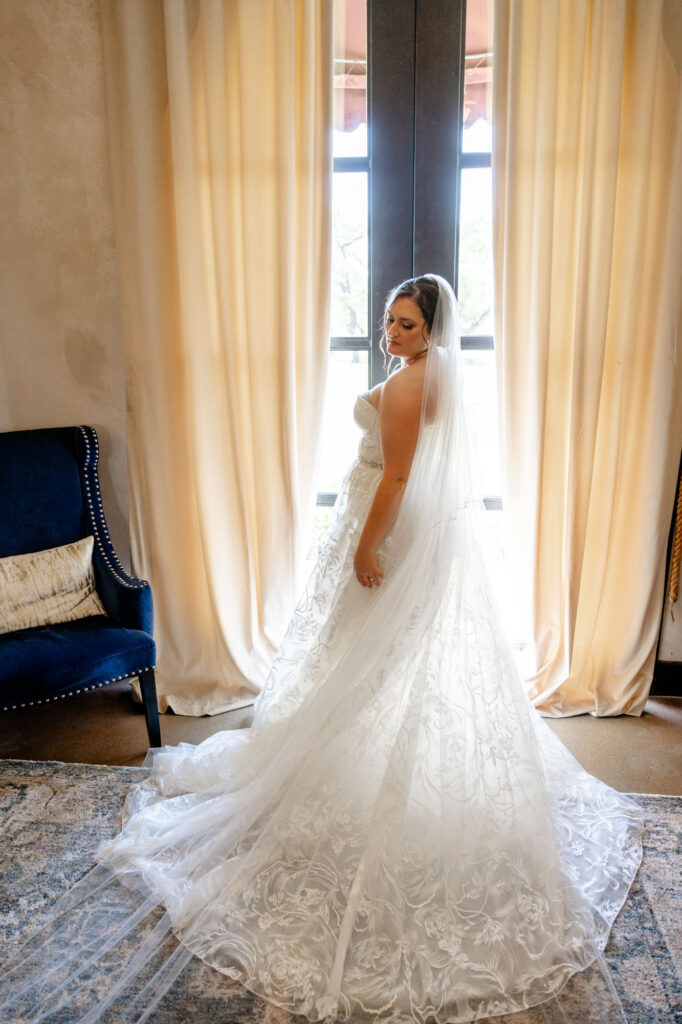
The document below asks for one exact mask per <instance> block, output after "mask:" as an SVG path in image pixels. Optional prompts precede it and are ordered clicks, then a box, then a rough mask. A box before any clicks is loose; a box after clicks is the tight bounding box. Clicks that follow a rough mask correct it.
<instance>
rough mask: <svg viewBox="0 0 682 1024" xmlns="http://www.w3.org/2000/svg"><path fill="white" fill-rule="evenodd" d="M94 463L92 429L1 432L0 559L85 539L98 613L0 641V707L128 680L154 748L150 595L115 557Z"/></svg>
mask: <svg viewBox="0 0 682 1024" xmlns="http://www.w3.org/2000/svg"><path fill="white" fill-rule="evenodd" d="M98 459H99V444H98V440H97V434H96V432H95V431H94V430H93V428H92V427H57V428H52V429H46V430H16V431H9V432H6V433H0V558H4V557H6V556H7V555H18V554H25V553H27V552H30V551H43V550H45V549H46V548H53V547H58V546H60V545H62V544H70V543H72V542H73V541H76V540H79V539H80V538H81V537H86V536H88V535H92V536H93V537H94V549H93V565H94V570H95V580H96V585H97V591H98V593H99V596H100V599H101V601H102V604H103V605H104V608H105V610H106V613H107V614H106V615H93V616H89V617H88V618H83V619H76V620H75V621H72V622H63V623H58V624H56V625H51V626H37V627H33V628H31V629H21V630H17V631H16V632H12V633H1V634H0V708H2V710H4V711H8V710H10V709H14V708H29V707H31V706H33V705H35V704H40V703H43V702H44V701H50V700H58V699H61V698H65V697H68V696H70V695H71V694H74V693H83V692H84V691H86V690H96V689H98V688H99V687H102V686H107V685H108V684H110V683H114V682H117V681H118V680H121V679H129V678H131V677H133V676H137V677H138V679H139V682H140V689H141V691H142V699H143V702H144V713H145V719H146V723H147V734H148V737H149V743H150V746H152V747H158V746H160V745H161V733H160V728H159V713H158V708H157V701H156V685H155V681H154V667H155V662H156V645H155V643H154V638H153V631H154V612H153V604H152V593H151V589H150V587H149V584H148V583H147V582H146V580H138V579H134V578H133V577H131V576H129V575H128V574H127V572H126V571H125V569H123V567H122V566H121V563H120V562H119V560H118V558H117V557H116V553H115V551H114V548H113V545H112V543H111V539H110V537H109V531H108V529H107V524H106V520H105V518H104V510H103V508H102V498H101V495H100V489H99V480H98V475H97V463H98Z"/></svg>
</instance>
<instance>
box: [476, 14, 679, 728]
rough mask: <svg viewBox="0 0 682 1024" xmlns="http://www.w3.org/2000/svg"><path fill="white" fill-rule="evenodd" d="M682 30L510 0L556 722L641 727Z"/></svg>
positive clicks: (672, 426) (523, 446)
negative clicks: (595, 719) (582, 717)
mask: <svg viewBox="0 0 682 1024" xmlns="http://www.w3.org/2000/svg"><path fill="white" fill-rule="evenodd" d="M680 28H681V25H680V18H679V11H678V10H677V9H676V6H675V5H674V4H672V3H663V2H662V0H571V2H570V3H569V2H564V0H518V2H517V0H497V3H496V6H495V39H494V54H495V57H494V60H495V72H494V115H493V116H494V144H493V192H494V213H493V221H494V226H493V232H494V240H493V247H494V262H495V306H496V345H497V353H498V354H497V372H498V393H499V403H500V422H501V433H502V452H503V465H504V475H505V484H504V504H505V518H506V526H507V532H508V537H509V542H510V543H509V551H510V560H511V567H512V570H513V577H514V579H515V581H516V582H517V583H518V585H519V596H520V599H521V602H522V605H523V607H524V608H525V611H526V623H527V630H526V632H527V636H528V637H529V638H530V662H531V664H530V674H529V678H528V684H527V685H528V691H529V696H530V698H531V700H532V701H533V703H534V704H535V706H536V707H538V708H539V709H540V710H541V712H542V713H543V714H545V715H552V716H563V715H573V714H580V713H582V712H589V713H591V714H593V715H616V714H622V713H627V714H631V715H639V714H641V712H642V709H643V707H644V704H645V701H646V699H647V695H648V692H649V688H650V684H651V679H652V674H653V667H654V660H655V651H656V643H657V637H658V631H659V623H660V619H661V608H662V604H663V587H664V571H665V556H666V541H667V537H668V528H669V523H670V516H671V510H672V506H673V498H674V490H675V479H676V472H677V466H678V462H679V456H680V445H681V444H682V407H681V403H680V383H681V359H680V351H679V328H680V243H681V240H682V219H681V183H682V120H681V117H682V103H681V94H680V52H681V49H680Z"/></svg>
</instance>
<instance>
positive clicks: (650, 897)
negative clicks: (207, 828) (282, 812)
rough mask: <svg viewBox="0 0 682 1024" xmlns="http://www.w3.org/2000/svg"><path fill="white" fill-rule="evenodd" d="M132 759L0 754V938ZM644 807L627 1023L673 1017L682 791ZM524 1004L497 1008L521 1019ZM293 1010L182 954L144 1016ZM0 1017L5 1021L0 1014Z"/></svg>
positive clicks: (110, 810) (612, 963) (116, 789)
mask: <svg viewBox="0 0 682 1024" xmlns="http://www.w3.org/2000/svg"><path fill="white" fill-rule="evenodd" d="M144 774H145V770H144V769H142V768H114V767H106V766H101V765H81V764H63V763H61V762H56V761H43V762H37V761H20V760H5V761H0V824H1V825H2V829H1V831H0V948H2V951H3V953H2V956H1V957H0V959H2V960H3V961H4V960H5V959H7V958H9V957H11V956H12V954H13V953H14V951H15V950H16V949H17V947H18V945H19V942H20V937H26V935H27V934H28V932H32V931H33V930H34V929H37V928H39V927H40V925H41V923H42V921H43V919H44V918H45V917H46V915H47V913H48V910H49V907H50V905H51V904H52V902H53V901H54V900H55V899H56V898H57V897H58V896H59V895H61V893H62V892H64V891H65V890H66V889H67V888H69V887H70V886H71V885H72V884H73V883H74V882H75V881H76V880H77V879H78V878H80V877H81V876H82V875H83V874H84V873H85V872H86V871H87V870H88V869H89V868H90V867H91V866H92V865H93V864H94V857H93V852H94V850H95V849H96V848H97V846H98V845H99V843H100V842H101V841H102V840H104V839H105V838H107V837H109V836H111V835H113V834H115V832H116V831H117V830H118V828H119V821H120V810H121V805H122V803H123V799H124V797H125V794H126V791H127V788H128V786H129V785H130V784H131V783H134V782H137V781H139V780H140V779H141V778H143V777H144ZM630 795H631V796H632V798H633V799H634V800H636V801H637V803H638V804H640V806H641V807H642V808H643V809H644V810H645V812H646V829H645V848H644V857H643V860H642V864H641V867H640V869H639V873H638V875H637V877H636V879H635V881H634V883H633V886H632V889H631V890H630V894H629V896H628V899H627V902H626V904H625V906H624V907H623V909H622V911H621V913H620V914H619V916H618V918H617V920H616V922H615V924H614V927H613V930H612V933H611V938H610V940H609V944H608V946H607V949H606V959H607V962H608V964H609V968H610V970H611V973H612V976H613V980H614V983H615V986H616V989H617V991H618V994H619V996H620V998H621V1000H622V1003H623V1007H624V1009H625V1011H626V1013H627V1015H628V1019H629V1021H630V1024H673V1022H680V1024H682V986H681V984H680V981H681V974H682V937H681V934H680V928H679V923H680V921H681V920H682V906H681V903H682V899H681V897H680V887H679V880H680V878H681V877H682V843H681V842H680V839H681V836H682V827H681V826H682V797H679V796H677V797H676V796H655V795H647V794H630ZM524 1016H525V1014H515V1015H514V1017H513V1018H511V1017H510V1018H506V1017H505V1018H497V1019H496V1022H497V1024H502V1021H503V1020H504V1021H510V1022H511V1021H512V1020H513V1024H524V1021H523V1017H524ZM302 1020H303V1018H301V1017H292V1016H291V1015H289V1014H287V1013H286V1012H284V1011H283V1010H280V1009H278V1008H277V1007H275V1006H272V1005H271V1004H269V1003H266V1002H265V1001H264V1000H262V999H260V998H259V997H257V996H255V995H253V994H252V993H251V992H249V991H248V990H247V989H245V988H243V987H242V986H241V985H239V984H238V983H237V982H234V981H231V980H230V979H228V978H226V977H224V976H223V975H221V974H219V973H218V972H217V971H214V970H212V969H211V968H209V967H206V966H205V965H204V964H202V963H201V962H200V961H198V960H194V961H192V963H191V964H190V965H189V967H187V968H186V970H185V971H184V972H183V973H182V974H181V975H180V977H179V979H178V980H177V982H176V984H175V987H174V989H173V991H172V994H171V993H169V994H168V995H167V996H166V997H165V999H164V1000H163V1001H162V1002H161V1003H160V1004H159V1007H158V1008H157V1010H156V1011H154V1013H153V1015H152V1017H151V1018H150V1022H154V1024H186V1022H187V1021H192V1022H193V1024H209V1022H210V1024H222V1022H229V1024H288V1022H293V1021H296V1022H297V1024H300V1022H301V1021H302ZM3 1024H10V1022H9V1021H7V1022H4V1021H3Z"/></svg>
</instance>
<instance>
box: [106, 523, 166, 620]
mask: <svg viewBox="0 0 682 1024" xmlns="http://www.w3.org/2000/svg"><path fill="white" fill-rule="evenodd" d="M108 549H109V550H107V546H106V545H105V546H104V551H102V550H101V548H100V545H99V543H98V538H97V535H95V548H94V551H93V555H92V563H93V566H94V569H95V581H96V583H97V593H98V594H99V596H100V598H101V599H102V604H103V605H104V607H105V609H106V612H107V615H109V616H110V617H111V618H112V619H113V620H114V622H116V623H117V624H118V625H119V626H126V627H127V628H128V629H141V630H143V631H144V632H145V633H148V634H149V636H153V635H154V604H153V601H152V590H151V587H150V586H149V584H148V583H147V581H146V580H138V579H135V577H133V576H129V575H128V573H127V572H125V570H124V569H121V568H120V566H119V564H118V560H116V561H114V559H115V558H116V555H115V552H114V549H113V547H112V546H111V543H109V545H108ZM111 555H113V559H112V557H111ZM114 566H115V568H114Z"/></svg>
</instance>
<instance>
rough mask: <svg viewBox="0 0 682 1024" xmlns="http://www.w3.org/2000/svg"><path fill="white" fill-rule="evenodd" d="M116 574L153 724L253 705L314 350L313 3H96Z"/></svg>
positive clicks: (283, 578)
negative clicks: (127, 522)
mask: <svg viewBox="0 0 682 1024" xmlns="http://www.w3.org/2000/svg"><path fill="white" fill-rule="evenodd" d="M101 29H102V45H103V50H104V55H105V66H106V78H107V83H106V84H107V108H108V120H109V125H110V142H111V166H112V181H113V189H114V203H115V208H116V217H117V222H116V231H117V239H116V243H117V254H118V262H119V270H120V290H121V304H122V330H123V336H124V346H125V357H126V366H127V394H128V430H129V434H128V450H129V465H130V491H131V530H132V547H133V564H134V566H135V569H136V571H137V572H139V573H140V574H141V575H143V576H145V577H146V578H148V579H149V580H150V581H151V583H152V587H153V592H154V602H155V614H156V638H157V642H158V645H159V663H158V664H159V669H158V687H159V692H160V697H161V700H160V706H161V707H162V708H163V709H165V708H167V707H168V706H170V707H172V708H173V710H174V711H176V712H179V713H181V714H191V715H196V714H206V713H208V714H211V713H217V712H219V711H223V710H226V709H228V708H231V707H239V706H241V705H244V704H248V703H250V702H251V701H252V700H253V697H254V695H255V694H257V693H258V691H259V690H260V688H261V685H262V683H263V681H264V678H265V676H266V674H267V671H268V668H269V665H270V663H271V660H272V656H273V653H274V649H275V647H276V645H277V644H278V642H279V641H280V639H281V637H282V634H283V631H284V629H285V627H286V624H287V621H288V618H289V614H290V612H291V610H292V608H293V604H294V601H295V598H296V596H297V590H298V588H299V587H300V586H301V584H302V582H303V580H302V578H301V573H302V571H303V566H304V559H305V548H306V542H307V537H308V528H309V525H310V521H311V515H312V512H313V507H314V473H315V462H316V455H317V437H318V424H319V422H320V419H321V411H322V403H323V397H324V395H323V392H324V382H325V379H326V360H327V350H328V343H329V342H328V333H329V289H330V276H331V275H330V258H331V256H330V253H331V239H330V217H331V201H330V200H331V195H330V193H331V169H332V163H331V96H332V39H331V32H332V4H331V0H194V2H191V0H144V2H143V3H141V2H140V0H103V2H102V4H101Z"/></svg>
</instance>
